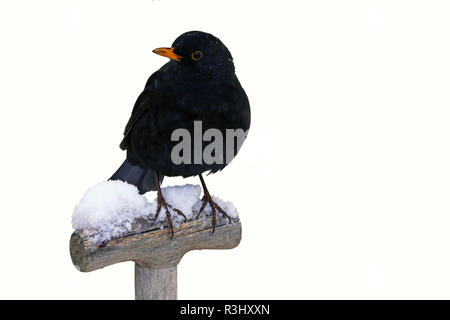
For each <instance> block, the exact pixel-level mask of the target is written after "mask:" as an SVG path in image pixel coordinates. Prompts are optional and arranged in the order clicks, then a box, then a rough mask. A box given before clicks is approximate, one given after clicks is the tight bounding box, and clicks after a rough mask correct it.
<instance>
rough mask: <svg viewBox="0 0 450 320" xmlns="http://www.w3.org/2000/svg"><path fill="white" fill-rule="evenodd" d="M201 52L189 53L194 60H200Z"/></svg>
mask: <svg viewBox="0 0 450 320" xmlns="http://www.w3.org/2000/svg"><path fill="white" fill-rule="evenodd" d="M202 56H203V54H202V52H201V51H195V52H193V53H192V54H191V58H192V59H193V60H195V61H197V60H200V59H201V58H202Z"/></svg>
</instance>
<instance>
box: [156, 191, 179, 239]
mask: <svg viewBox="0 0 450 320" xmlns="http://www.w3.org/2000/svg"><path fill="white" fill-rule="evenodd" d="M162 207H164V209H166V217H167V222H168V224H169V228H170V232H171V235H170V239H172V238H173V222H172V217H171V215H170V210H169V208H170V209H171V210H173V211H174V212H175V213H176V214H178V215H179V216H181V217H183V218H184V222H186V221H187V218H186V216H185V215H184V213H183V212H181V210H178V209H177V208H174V207H172V206H171V205H170V204H168V203H167V201H166V199H164V197H163V196H162V194H158V209H156V214H155V218H154V219H153V222H152V225H153V224H154V223H155V221H156V219H158V216H159V213H160V212H161V208H162Z"/></svg>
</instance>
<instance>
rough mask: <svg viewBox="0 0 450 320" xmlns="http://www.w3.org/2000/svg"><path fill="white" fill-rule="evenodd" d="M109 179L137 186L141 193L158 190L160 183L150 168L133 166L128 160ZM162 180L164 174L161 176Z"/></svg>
mask: <svg viewBox="0 0 450 320" xmlns="http://www.w3.org/2000/svg"><path fill="white" fill-rule="evenodd" d="M109 180H121V181H124V182H127V183H129V184H132V185H134V186H136V187H137V188H138V190H139V193H140V194H144V193H146V192H148V191H154V190H157V188H158V184H157V181H156V174H155V172H154V171H152V170H150V169H147V170H146V169H142V168H140V167H139V166H133V165H132V164H131V163H130V162H129V161H128V160H125V161H124V162H123V163H122V165H121V166H120V168H119V169H117V171H116V173H114V174H113V175H112V177H111V178H109ZM161 180H162V176H161Z"/></svg>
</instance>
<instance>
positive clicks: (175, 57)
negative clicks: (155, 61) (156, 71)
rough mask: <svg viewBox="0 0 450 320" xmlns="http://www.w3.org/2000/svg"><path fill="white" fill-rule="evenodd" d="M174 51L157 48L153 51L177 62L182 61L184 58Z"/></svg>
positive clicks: (172, 49)
mask: <svg viewBox="0 0 450 320" xmlns="http://www.w3.org/2000/svg"><path fill="white" fill-rule="evenodd" d="M174 50H175V49H174V48H157V49H155V50H153V52H154V53H156V54H159V55H160V56H163V57H167V58H170V59H172V60H175V61H180V60H181V59H182V58H183V57H182V56H180V55H178V54H176V53H175V52H173V51H174Z"/></svg>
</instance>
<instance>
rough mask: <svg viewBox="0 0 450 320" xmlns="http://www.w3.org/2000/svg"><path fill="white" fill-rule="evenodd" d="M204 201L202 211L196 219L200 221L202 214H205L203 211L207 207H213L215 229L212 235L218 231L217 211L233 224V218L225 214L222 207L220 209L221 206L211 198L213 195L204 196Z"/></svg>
mask: <svg viewBox="0 0 450 320" xmlns="http://www.w3.org/2000/svg"><path fill="white" fill-rule="evenodd" d="M202 201H203V204H202V206H201V207H200V210H199V212H198V214H197V217H196V218H197V219H198V218H199V217H200V214H201V213H202V212H203V210H205V208H206V205H207V204H209V206H210V207H211V213H212V218H213V221H212V227H213V229H212V232H211V233H214V231H215V230H216V222H217V218H216V210H217V211H219V212H220V213H221V214H222V215H223V217H224V218H226V219H228V221H229V222H230V223H231V217H230V216H229V215H228V214H227V213H226V212H225V210H223V209H222V208H221V207H220V206H219V205H218V204H217V203H216V202H215V201H214V200H213V199H212V197H211V195H209V193H208V194H205V195H203V198H202Z"/></svg>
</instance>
